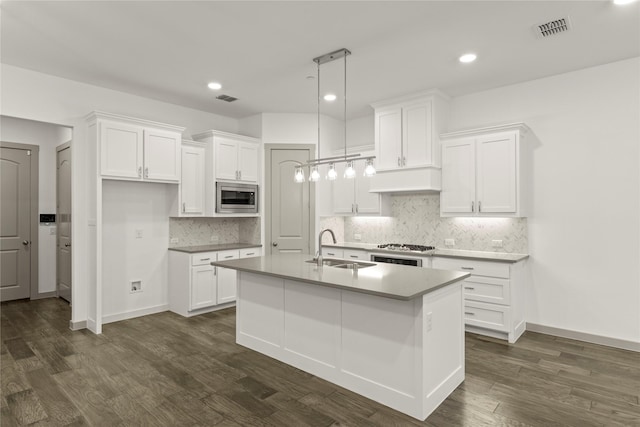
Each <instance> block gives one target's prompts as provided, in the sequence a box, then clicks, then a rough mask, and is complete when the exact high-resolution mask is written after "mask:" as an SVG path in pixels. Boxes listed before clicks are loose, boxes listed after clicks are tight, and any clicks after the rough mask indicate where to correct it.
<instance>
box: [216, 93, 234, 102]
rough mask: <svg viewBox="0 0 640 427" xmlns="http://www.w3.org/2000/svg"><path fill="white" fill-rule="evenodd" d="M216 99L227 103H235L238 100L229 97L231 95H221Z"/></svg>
mask: <svg viewBox="0 0 640 427" xmlns="http://www.w3.org/2000/svg"><path fill="white" fill-rule="evenodd" d="M216 99H219V100H221V101H227V102H233V101H237V100H238V98H234V97H233V96H229V95H219V96H216Z"/></svg>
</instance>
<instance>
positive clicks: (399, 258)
mask: <svg viewBox="0 0 640 427" xmlns="http://www.w3.org/2000/svg"><path fill="white" fill-rule="evenodd" d="M371 261H373V262H386V263H388V264H397V265H409V266H413V267H422V257H412V256H404V255H396V254H379V253H374V254H371Z"/></svg>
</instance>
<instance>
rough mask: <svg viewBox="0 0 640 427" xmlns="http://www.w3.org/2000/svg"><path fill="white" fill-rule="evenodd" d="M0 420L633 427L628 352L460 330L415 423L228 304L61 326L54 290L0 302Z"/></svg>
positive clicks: (64, 315) (639, 415)
mask: <svg viewBox="0 0 640 427" xmlns="http://www.w3.org/2000/svg"><path fill="white" fill-rule="evenodd" d="M0 308H1V313H0V316H1V319H0V327H1V337H2V346H1V348H0V356H1V360H0V362H1V386H2V399H1V402H0V405H1V406H0V422H1V424H2V426H4V427H8V426H14V425H37V426H62V425H69V426H82V425H94V426H111V425H113V426H146V425H149V426H196V425H198V426H221V427H222V426H385V427H386V426H420V425H423V426H447V427H449V426H474V427H475V426H498V425H500V426H580V427H582V426H640V401H639V396H640V354H638V353H634V352H630V351H624V350H618V349H613V348H609V347H603V346H598V345H594V344H588V343H584V342H579V341H572V340H569V339H563V338H557V337H553V336H548V335H542V334H536V333H531V332H527V333H525V335H524V336H523V337H522V338H521V339H520V340H519V341H518V343H516V344H515V345H509V344H508V343H506V342H503V341H500V340H494V339H491V338H485V337H482V336H478V335H473V334H467V339H466V346H467V349H466V380H465V382H464V383H463V384H462V385H461V386H460V387H459V388H458V389H457V390H456V391H455V392H454V393H453V394H452V395H451V396H450V397H449V398H448V399H447V400H446V401H445V402H444V403H443V404H442V405H441V406H440V407H439V408H438V409H437V410H436V411H435V412H434V413H433V414H432V415H431V416H430V417H429V418H428V419H427V420H426V421H425V422H419V421H417V420H415V419H413V418H410V417H408V416H405V415H403V414H401V413H398V412H396V411H394V410H392V409H389V408H387V407H384V406H382V405H380V404H378V403H376V402H373V401H371V400H369V399H366V398H364V397H361V396H358V395H356V394H354V393H352V392H350V391H348V390H345V389H342V388H340V387H338V386H335V385H333V384H330V383H328V382H326V381H323V380H321V379H318V378H316V377H314V376H312V375H310V374H307V373H305V372H303V371H300V370H298V369H295V368H293V367H290V366H287V365H285V364H282V363H280V362H277V361H275V360H273V359H270V358H269V357H266V356H262V355H260V354H258V353H255V352H253V351H251V350H247V349H245V348H243V347H241V346H238V345H236V344H235V339H234V335H235V310H234V309H227V310H224V311H220V312H217V313H210V314H206V315H202V316H198V317H194V318H190V319H185V318H183V317H180V316H178V315H176V314H173V313H169V312H166V313H161V314H156V315H152V316H146V317H141V318H137V319H132V320H126V321H122V322H117V323H112V324H108V325H105V327H104V333H103V334H102V335H93V334H92V333H90V332H88V331H86V330H83V331H76V332H72V331H70V330H69V328H68V324H69V318H70V309H69V306H68V305H67V304H66V303H65V302H64V301H62V300H58V299H54V298H51V299H45V300H38V301H31V302H29V301H16V302H10V303H2V305H1V307H0Z"/></svg>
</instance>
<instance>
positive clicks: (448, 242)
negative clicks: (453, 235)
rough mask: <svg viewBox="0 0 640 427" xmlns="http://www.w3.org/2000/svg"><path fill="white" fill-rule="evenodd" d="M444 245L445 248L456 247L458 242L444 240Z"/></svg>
mask: <svg viewBox="0 0 640 427" xmlns="http://www.w3.org/2000/svg"><path fill="white" fill-rule="evenodd" d="M444 245H445V246H455V245H456V241H455V240H454V239H444Z"/></svg>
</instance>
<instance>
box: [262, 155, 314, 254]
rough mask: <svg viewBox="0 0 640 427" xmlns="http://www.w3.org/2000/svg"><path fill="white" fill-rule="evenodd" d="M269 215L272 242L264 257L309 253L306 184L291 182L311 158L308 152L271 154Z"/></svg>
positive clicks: (307, 184)
mask: <svg viewBox="0 0 640 427" xmlns="http://www.w3.org/2000/svg"><path fill="white" fill-rule="evenodd" d="M270 154H271V155H270V160H269V161H270V175H271V176H270V183H271V188H270V189H268V191H269V192H270V193H271V211H270V212H268V219H269V223H268V224H267V226H268V227H270V228H271V242H267V245H269V246H268V249H267V253H271V254H276V253H282V252H297V253H310V251H311V248H310V246H309V241H310V239H309V234H310V230H309V226H310V219H311V209H310V205H309V203H310V200H309V192H310V187H309V185H310V184H309V181H308V180H306V181H305V182H304V183H297V182H294V180H293V174H294V171H295V168H296V166H298V165H300V164H302V163H305V162H307V161H308V160H309V158H310V151H309V149H272V150H270Z"/></svg>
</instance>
